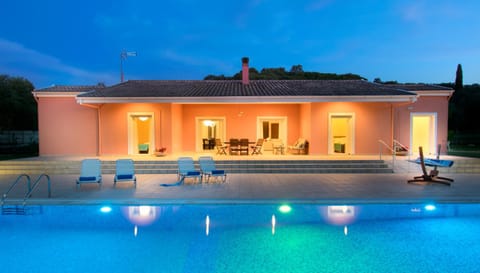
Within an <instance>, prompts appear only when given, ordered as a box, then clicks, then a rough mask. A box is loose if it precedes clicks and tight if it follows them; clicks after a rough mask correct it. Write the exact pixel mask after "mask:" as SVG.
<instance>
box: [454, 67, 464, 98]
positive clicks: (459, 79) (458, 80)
mask: <svg viewBox="0 0 480 273" xmlns="http://www.w3.org/2000/svg"><path fill="white" fill-rule="evenodd" d="M462 89H463V71H462V65H461V64H458V65H457V73H456V77H455V91H460V90H462Z"/></svg>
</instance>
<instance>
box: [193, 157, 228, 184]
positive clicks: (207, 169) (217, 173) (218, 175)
mask: <svg viewBox="0 0 480 273" xmlns="http://www.w3.org/2000/svg"><path fill="white" fill-rule="evenodd" d="M198 162H199V163H200V170H201V171H202V175H203V177H205V178H206V179H207V182H209V181H210V178H211V177H213V178H215V179H220V181H221V182H225V180H226V179H227V174H226V173H225V170H217V168H216V166H215V161H213V158H212V157H211V156H201V157H199V158H198Z"/></svg>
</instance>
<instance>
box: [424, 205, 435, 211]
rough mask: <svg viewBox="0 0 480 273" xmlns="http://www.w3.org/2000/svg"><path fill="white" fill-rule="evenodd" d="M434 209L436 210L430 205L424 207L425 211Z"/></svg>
mask: <svg viewBox="0 0 480 273" xmlns="http://www.w3.org/2000/svg"><path fill="white" fill-rule="evenodd" d="M435 209H437V207H435V205H432V204H428V205H425V210H428V211H433V210H435Z"/></svg>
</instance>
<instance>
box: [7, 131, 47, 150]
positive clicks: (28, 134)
mask: <svg viewBox="0 0 480 273" xmlns="http://www.w3.org/2000/svg"><path fill="white" fill-rule="evenodd" d="M32 143H38V131H0V145H2V146H23V145H29V144H32Z"/></svg>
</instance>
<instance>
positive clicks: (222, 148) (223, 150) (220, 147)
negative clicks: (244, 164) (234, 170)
mask: <svg viewBox="0 0 480 273" xmlns="http://www.w3.org/2000/svg"><path fill="white" fill-rule="evenodd" d="M215 147H216V148H217V155H227V148H228V146H227V145H224V144H223V143H222V141H221V140H220V139H219V138H216V139H215Z"/></svg>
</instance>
